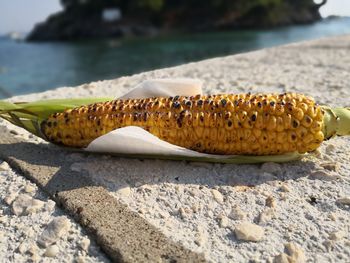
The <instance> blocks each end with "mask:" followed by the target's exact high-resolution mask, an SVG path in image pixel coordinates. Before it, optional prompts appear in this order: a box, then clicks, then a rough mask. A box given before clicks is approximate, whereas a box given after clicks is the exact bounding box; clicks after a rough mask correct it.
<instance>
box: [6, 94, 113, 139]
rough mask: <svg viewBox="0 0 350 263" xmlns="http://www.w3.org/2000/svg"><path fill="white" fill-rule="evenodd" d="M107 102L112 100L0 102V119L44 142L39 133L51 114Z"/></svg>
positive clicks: (42, 135) (41, 134)
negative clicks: (42, 124)
mask: <svg viewBox="0 0 350 263" xmlns="http://www.w3.org/2000/svg"><path fill="white" fill-rule="evenodd" d="M109 100H113V98H82V99H59V100H41V101H35V102H17V103H11V102H8V101H0V117H1V118H3V119H5V120H7V121H9V122H11V123H12V124H14V125H16V126H19V127H21V128H23V129H25V130H27V131H29V132H30V133H33V134H35V135H36V136H38V137H41V138H43V139H44V140H46V137H45V135H44V134H43V133H42V131H41V123H42V122H43V121H45V120H46V119H47V118H48V117H49V116H50V115H51V114H53V113H60V112H63V111H64V110H67V109H72V108H76V107H79V106H83V105H88V104H91V103H97V102H105V101H109Z"/></svg>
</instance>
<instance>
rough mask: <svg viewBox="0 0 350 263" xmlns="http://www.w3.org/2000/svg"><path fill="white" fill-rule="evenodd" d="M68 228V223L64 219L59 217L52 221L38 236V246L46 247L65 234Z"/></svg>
mask: <svg viewBox="0 0 350 263" xmlns="http://www.w3.org/2000/svg"><path fill="white" fill-rule="evenodd" d="M69 228H70V222H69V220H68V219H67V218H66V217H64V216H61V217H57V218H55V219H53V220H52V221H51V222H50V223H49V224H48V225H47V227H46V229H45V230H44V231H43V233H42V234H41V235H40V236H39V238H38V244H39V245H41V246H43V247H48V246H49V245H51V244H53V243H55V242H56V241H57V240H58V239H59V238H60V237H61V236H63V235H64V234H65V233H67V232H68V230H69Z"/></svg>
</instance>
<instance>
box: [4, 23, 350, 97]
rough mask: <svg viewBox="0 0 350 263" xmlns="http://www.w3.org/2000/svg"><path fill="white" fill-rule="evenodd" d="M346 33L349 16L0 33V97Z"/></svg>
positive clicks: (348, 32)
mask: <svg viewBox="0 0 350 263" xmlns="http://www.w3.org/2000/svg"><path fill="white" fill-rule="evenodd" d="M342 34H350V17H349V18H347V17H343V18H333V19H325V20H323V21H320V22H318V23H315V24H312V25H303V26H290V27H283V28H277V29H272V30H241V31H225V32H210V33H200V34H183V35H171V36H162V37H156V38H132V39H115V40H99V41H75V42H44V43H29V42H18V41H14V40H12V39H9V38H7V37H0V98H5V97H9V96H11V95H18V94H26V93H32V92H40V91H44V90H49V89H53V88H57V87H60V86H74V85H79V84H83V83H87V82H91V81H97V80H103V79H112V78H116V77H119V76H125V75H131V74H134V73H139V72H143V71H147V70H152V69H158V68H163V67H169V66H174V65H179V64H183V63H186V62H193V61H198V60H202V59H206V58H211V57H217V56H225V55H230V54H236V53H241V52H246V51H250V50H257V49H261V48H265V47H272V46H276V45H281V44H286V43H291V42H297V41H303V40H309V39H316V38H321V37H327V36H335V35H342Z"/></svg>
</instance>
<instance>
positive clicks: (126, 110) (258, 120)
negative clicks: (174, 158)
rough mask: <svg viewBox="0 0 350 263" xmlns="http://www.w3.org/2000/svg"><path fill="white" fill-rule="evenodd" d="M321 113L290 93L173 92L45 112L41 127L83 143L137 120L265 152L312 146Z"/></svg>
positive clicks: (182, 139)
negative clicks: (207, 94)
mask: <svg viewBox="0 0 350 263" xmlns="http://www.w3.org/2000/svg"><path fill="white" fill-rule="evenodd" d="M251 100H253V101H251ZM181 105H185V108H183V106H181ZM323 117H324V111H323V110H322V109H321V107H320V106H318V105H316V104H315V102H314V100H313V99H312V98H310V97H306V96H304V95H300V94H294V93H293V94H292V93H286V94H280V95H277V94H266V95H262V94H258V95H254V96H253V95H250V94H242V95H232V94H231V95H215V96H200V95H197V96H191V97H184V96H175V97H173V98H171V97H169V98H151V99H142V100H141V99H140V100H137V99H134V100H114V101H110V102H105V103H95V104H92V105H88V106H82V107H78V108H75V109H70V110H66V111H64V112H62V113H58V114H53V115H51V116H50V117H49V118H48V119H47V121H45V122H43V124H42V131H43V133H44V134H45V135H46V136H47V138H48V139H49V140H50V141H51V142H53V143H58V144H63V145H66V146H73V147H86V146H87V145H88V144H89V143H90V142H91V141H93V140H94V139H96V138H97V137H99V136H101V135H103V134H106V133H108V132H110V131H112V130H114V129H117V128H121V127H125V126H139V127H142V128H144V129H145V130H147V131H149V132H150V133H152V134H153V135H155V136H157V137H159V138H160V139H163V140H166V141H168V142H170V143H172V144H175V145H179V146H182V147H185V148H188V149H196V151H199V152H205V153H216V154H247V155H248V154H249V155H271V154H281V153H287V152H293V151H298V152H300V153H304V152H308V151H312V150H315V149H316V148H317V147H318V146H319V145H320V143H321V142H322V141H323V140H324V137H325V136H324V133H323ZM81 135H83V136H81ZM228 142H229V143H228Z"/></svg>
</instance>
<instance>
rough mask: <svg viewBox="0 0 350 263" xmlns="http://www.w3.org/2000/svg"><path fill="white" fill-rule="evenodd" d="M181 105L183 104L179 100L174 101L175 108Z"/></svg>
mask: <svg viewBox="0 0 350 263" xmlns="http://www.w3.org/2000/svg"><path fill="white" fill-rule="evenodd" d="M180 106H181V104H180V102H178V101H175V102H174V103H173V107H174V108H175V109H178V108H180Z"/></svg>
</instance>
